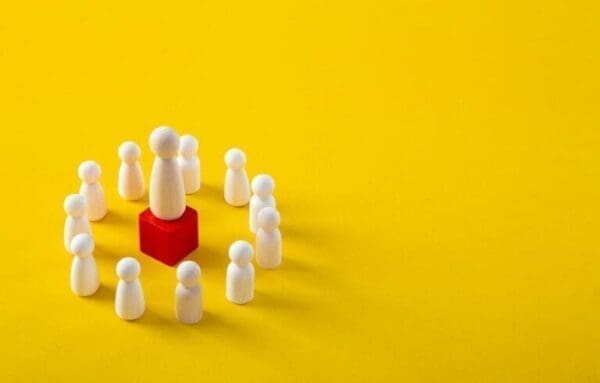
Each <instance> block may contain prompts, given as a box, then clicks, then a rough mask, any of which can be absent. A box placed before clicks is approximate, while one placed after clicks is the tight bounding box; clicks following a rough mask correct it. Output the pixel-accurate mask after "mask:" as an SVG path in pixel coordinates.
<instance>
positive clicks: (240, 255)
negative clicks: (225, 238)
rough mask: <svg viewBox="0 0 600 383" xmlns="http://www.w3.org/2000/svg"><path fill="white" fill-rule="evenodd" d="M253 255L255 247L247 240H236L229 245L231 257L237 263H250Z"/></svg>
mask: <svg viewBox="0 0 600 383" xmlns="http://www.w3.org/2000/svg"><path fill="white" fill-rule="evenodd" d="M253 255H254V249H253V248H252V245H251V244H250V243H249V242H247V241H235V242H234V243H233V244H232V245H231V246H230V247H229V258H230V259H231V260H232V261H233V263H235V264H237V265H240V266H244V265H247V264H249V263H250V261H251V260H252V256H253Z"/></svg>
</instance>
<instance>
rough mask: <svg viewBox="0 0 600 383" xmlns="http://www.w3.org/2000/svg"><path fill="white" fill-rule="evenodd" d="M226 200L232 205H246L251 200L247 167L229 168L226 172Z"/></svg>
mask: <svg viewBox="0 0 600 383" xmlns="http://www.w3.org/2000/svg"><path fill="white" fill-rule="evenodd" d="M224 189H225V190H224V192H225V201H227V203H228V204H230V205H231V206H245V205H247V204H248V202H250V181H249V180H248V174H247V173H246V169H243V168H242V169H231V168H229V169H227V173H226V174H225V188H224Z"/></svg>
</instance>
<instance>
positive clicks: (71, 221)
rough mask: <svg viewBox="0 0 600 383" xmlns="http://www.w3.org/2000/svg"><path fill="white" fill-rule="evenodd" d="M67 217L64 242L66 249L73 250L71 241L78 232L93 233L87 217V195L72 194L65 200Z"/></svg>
mask: <svg viewBox="0 0 600 383" xmlns="http://www.w3.org/2000/svg"><path fill="white" fill-rule="evenodd" d="M64 208H65V212H66V213H67V218H66V219H65V230H64V243H65V249H66V250H67V251H68V252H69V253H70V252H71V241H72V240H73V238H74V237H75V236H76V235H77V234H81V233H88V234H91V233H92V229H91V228H90V222H89V220H88V217H87V209H86V204H85V197H84V196H82V195H81V194H70V195H68V196H67V198H65V202H64Z"/></svg>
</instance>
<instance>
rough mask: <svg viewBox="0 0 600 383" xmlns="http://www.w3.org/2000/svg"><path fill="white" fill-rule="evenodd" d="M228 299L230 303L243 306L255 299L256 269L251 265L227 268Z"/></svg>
mask: <svg viewBox="0 0 600 383" xmlns="http://www.w3.org/2000/svg"><path fill="white" fill-rule="evenodd" d="M226 297H227V299H228V300H229V301H230V302H233V303H237V304H239V305H243V304H245V303H248V302H250V301H251V300H252V299H253V298H254V267H253V266H252V264H251V263H249V264H247V265H244V266H239V265H236V264H235V263H233V262H231V263H230V264H229V266H227V286H226Z"/></svg>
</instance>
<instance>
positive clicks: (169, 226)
mask: <svg viewBox="0 0 600 383" xmlns="http://www.w3.org/2000/svg"><path fill="white" fill-rule="evenodd" d="M150 149H151V150H152V152H153V153H154V155H155V156H156V158H155V159H154V164H153V166H152V173H151V175H150V189H149V199H150V208H149V209H146V210H144V211H143V212H142V213H141V214H140V216H139V231H140V250H141V251H142V252H143V253H145V254H147V255H149V256H151V257H152V258H154V259H157V260H159V261H161V262H163V263H165V264H167V265H169V266H174V265H175V264H177V263H178V262H179V261H181V260H182V259H183V258H185V256H187V255H188V254H189V253H191V252H192V251H194V250H195V249H196V248H197V247H198V213H197V212H196V210H194V209H192V208H191V207H189V206H186V205H185V188H184V184H183V177H182V175H181V170H180V168H179V164H178V162H177V151H178V150H179V136H178V135H177V133H175V131H173V130H172V129H171V128H168V127H159V128H156V129H154V131H153V132H152V134H151V135H150Z"/></svg>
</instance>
